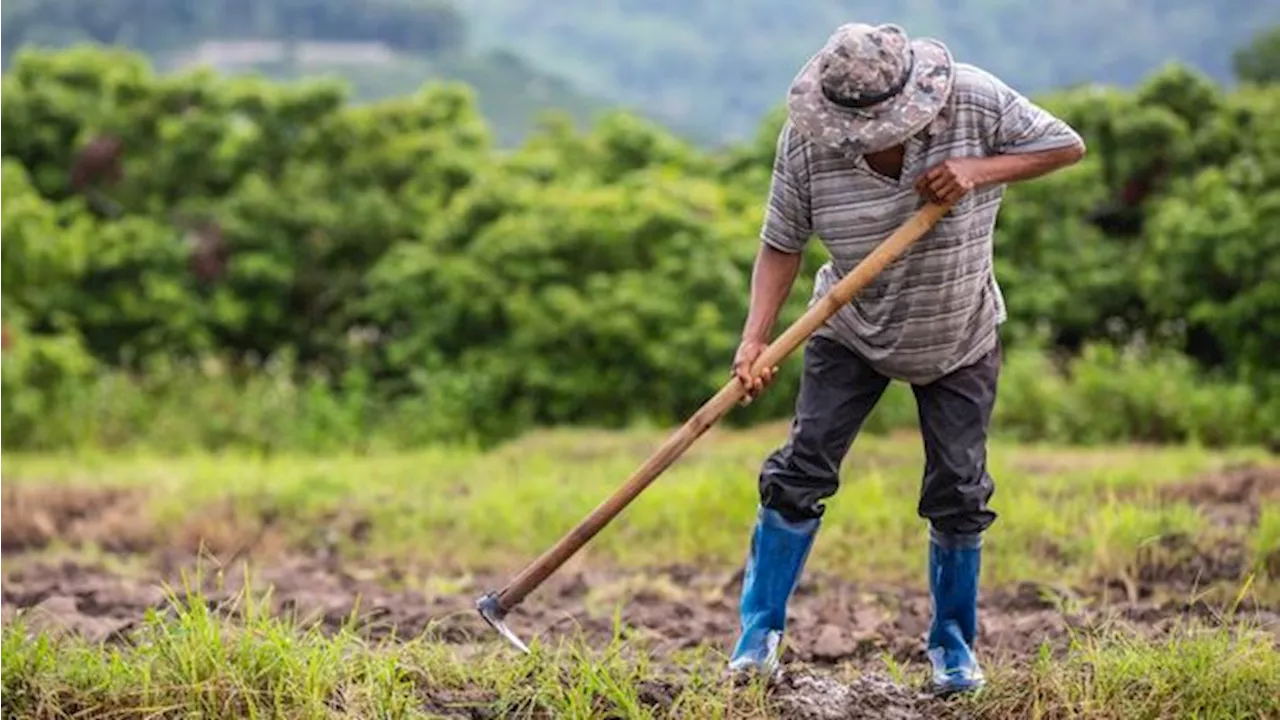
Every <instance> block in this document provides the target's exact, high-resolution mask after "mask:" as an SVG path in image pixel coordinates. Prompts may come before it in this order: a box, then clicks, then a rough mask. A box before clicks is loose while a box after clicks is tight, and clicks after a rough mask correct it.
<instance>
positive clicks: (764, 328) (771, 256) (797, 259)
mask: <svg viewBox="0 0 1280 720" xmlns="http://www.w3.org/2000/svg"><path fill="white" fill-rule="evenodd" d="M802 261H803V256H801V255H800V254H799V253H784V252H781V251H779V250H775V249H773V248H771V247H769V246H768V245H764V244H761V245H760V252H759V253H757V254H756V263H755V268H754V269H753V270H752V272H751V308H750V310H749V311H748V313H747V322H746V325H745V326H744V327H743V329H742V337H743V339H744V340H759V341H761V342H767V341H768V339H769V335H770V333H772V332H773V326H774V323H776V322H777V321H778V314H779V313H780V312H781V311H782V304H783V303H784V302H785V301H786V299H787V295H788V294H789V293H790V292H791V286H792V284H793V283H794V282H795V279H796V275H797V274H799V272H800V264H801V262H802Z"/></svg>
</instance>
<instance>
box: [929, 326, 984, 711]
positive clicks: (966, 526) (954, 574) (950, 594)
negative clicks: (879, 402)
mask: <svg viewBox="0 0 1280 720" xmlns="http://www.w3.org/2000/svg"><path fill="white" fill-rule="evenodd" d="M1000 359H1001V358H1000V349H999V347H997V348H996V349H995V350H992V352H991V353H989V354H988V355H987V356H986V357H983V358H982V359H980V360H978V361H977V362H976V363H973V364H972V365H969V366H967V367H964V368H961V369H959V370H957V371H955V372H953V373H951V374H949V375H947V376H946V377H943V378H941V379H940V380H937V381H935V382H933V383H930V384H929V385H924V386H919V387H916V388H914V390H915V395H916V402H917V406H918V409H919V415H920V430H921V435H922V437H923V440H924V447H925V470H924V478H923V481H922V483H921V492H920V502H919V507H918V513H919V515H920V516H921V517H923V518H925V519H927V520H928V521H929V525H930V528H929V591H930V595H931V597H932V600H933V618H932V622H931V624H930V628H929V636H928V643H927V644H928V654H929V658H930V661H931V663H932V665H933V681H934V687H935V689H936V690H937V691H939V692H942V693H949V692H956V691H966V690H973V689H976V688H978V687H981V686H982V685H983V683H984V678H983V673H982V669H981V667H980V666H979V664H978V661H977V658H976V655H975V654H974V645H975V641H976V639H977V633H978V606H977V603H978V580H979V575H980V571H981V560H982V533H983V532H984V531H986V529H987V528H988V527H990V526H991V524H992V523H993V522H995V519H996V514H995V513H994V512H993V511H992V510H991V509H990V508H989V507H987V503H988V501H990V499H991V496H992V493H993V492H994V489H995V485H994V481H993V480H992V478H991V474H990V473H989V472H988V470H987V433H988V428H989V426H990V422H991V413H992V408H993V407H994V405H995V396H996V385H997V380H998V376H999V369H1000Z"/></svg>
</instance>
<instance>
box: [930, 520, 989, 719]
mask: <svg viewBox="0 0 1280 720" xmlns="http://www.w3.org/2000/svg"><path fill="white" fill-rule="evenodd" d="M981 566H982V536H981V535H947V534H944V533H938V532H934V531H931V532H930V533H929V592H930V594H931V595H932V596H933V622H932V623H931V625H930V627H929V641H928V652H929V661H930V663H932V665H933V689H934V692H935V693H937V694H939V695H950V694H952V693H957V692H970V691H973V690H977V689H979V688H981V687H982V686H983V685H984V684H985V682H986V678H985V677H984V676H983V673H982V668H981V667H979V665H978V659H977V657H976V656H975V655H974V642H975V641H976V640H977V636H978V576H979V571H980V570H981Z"/></svg>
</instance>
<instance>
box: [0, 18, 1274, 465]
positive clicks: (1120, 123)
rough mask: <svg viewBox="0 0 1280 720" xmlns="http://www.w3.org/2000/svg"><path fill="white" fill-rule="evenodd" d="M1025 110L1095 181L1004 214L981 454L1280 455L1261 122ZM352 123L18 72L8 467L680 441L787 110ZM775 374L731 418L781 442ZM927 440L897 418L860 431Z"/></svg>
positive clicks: (306, 106)
mask: <svg viewBox="0 0 1280 720" xmlns="http://www.w3.org/2000/svg"><path fill="white" fill-rule="evenodd" d="M1274 39H1275V35H1274V33H1273V34H1271V35H1270V36H1269V39H1268V37H1263V38H1262V40H1260V41H1259V44H1258V45H1257V46H1256V47H1255V48H1254V49H1253V50H1252V51H1250V53H1248V57H1252V58H1254V59H1255V60H1256V61H1257V62H1256V63H1255V64H1256V65H1258V66H1259V67H1261V68H1262V70H1255V72H1257V73H1258V76H1259V77H1264V78H1265V77H1274V74H1271V75H1267V73H1268V72H1271V71H1270V70H1267V69H1266V68H1267V67H1271V68H1273V67H1274V65H1271V66H1267V65H1266V62H1265V58H1267V57H1272V58H1274V53H1272V54H1271V55H1270V56H1268V55H1267V50H1266V49H1267V48H1268V47H1272V48H1274ZM1267 43H1271V45H1268V44H1267ZM1241 57H1245V55H1241ZM1040 98H1041V100H1042V102H1044V103H1045V104H1046V105H1047V106H1049V107H1050V108H1051V109H1053V110H1054V111H1056V112H1058V113H1060V114H1061V115H1062V116H1063V117H1065V118H1066V119H1067V120H1068V121H1070V122H1071V123H1073V124H1074V125H1075V126H1076V127H1078V128H1079V129H1080V130H1081V132H1082V133H1084V135H1085V137H1086V139H1087V141H1088V142H1089V145H1090V148H1091V152H1090V153H1089V156H1088V157H1087V158H1086V160H1085V161H1084V162H1082V163H1081V164H1079V165H1077V166H1075V167H1073V168H1071V169H1069V170H1067V171H1064V172H1062V173H1059V174H1056V175H1054V176H1052V177H1049V178H1045V179H1042V180H1040V181H1036V182H1034V183H1029V184H1025V185H1021V186H1017V187H1015V188H1013V189H1012V192H1011V194H1010V197H1009V201H1008V203H1007V204H1006V206H1005V209H1004V211H1003V214H1002V216H1001V220H1000V225H999V232H998V236H997V258H998V260H997V263H998V264H997V273H998V278H999V280H1000V283H1001V285H1002V287H1003V288H1004V290H1005V292H1006V294H1007V297H1008V301H1009V306H1010V312H1011V320H1010V323H1009V324H1008V326H1007V328H1006V333H1005V334H1006V340H1007V342H1008V346H1009V349H1010V358H1009V369H1008V371H1007V373H1006V378H1007V380H1006V382H1005V386H1004V391H1003V392H1002V399H1001V405H1000V407H999V409H998V416H997V426H998V427H999V428H1000V431H1001V432H1005V433H1009V434H1013V435H1016V436H1019V437H1023V438H1029V439H1036V438H1048V439H1060V440H1070V441H1101V440H1111V441H1117V440H1124V439H1139V440H1196V441H1202V442H1210V443H1235V442H1264V443H1272V444H1275V443H1277V442H1280V430H1278V429H1277V428H1280V373H1278V372H1277V364H1276V362H1275V358H1276V357H1278V356H1280V286H1278V285H1277V284H1276V283H1275V282H1274V281H1273V280H1274V278H1275V277H1277V276H1278V275H1280V265H1278V263H1280V234H1278V233H1277V231H1276V228H1277V227H1280V177H1278V175H1280V132H1278V130H1280V128H1278V127H1277V123H1278V122H1280V120H1277V118H1280V90H1277V88H1276V86H1275V85H1273V84H1266V83H1256V84H1255V83H1248V84H1245V85H1244V86H1241V87H1231V88H1226V87H1223V86H1221V85H1219V84H1216V83H1214V82H1213V81H1212V80H1211V79H1209V78H1208V77H1206V76H1204V75H1203V74H1200V73H1198V72H1195V71H1192V70H1190V69H1187V68H1183V67H1180V66H1171V67H1168V68H1165V69H1163V70H1161V71H1160V72H1157V73H1152V74H1151V75H1149V76H1148V77H1146V78H1145V79H1144V81H1143V82H1142V84H1141V85H1140V86H1139V87H1137V88H1135V89H1133V90H1128V91H1126V90H1120V89H1098V88H1077V89H1071V90H1065V91H1061V92H1058V93H1055V94H1050V95H1043V96H1040ZM346 100H347V96H346V95H345V94H344V91H343V90H342V88H341V87H340V86H335V85H331V84H322V83H293V84H287V85H281V84H274V83H270V82H267V81H263V80H260V79H255V78H249V77H222V76H218V75H216V74H213V73H200V74H194V73H188V74H164V75H156V74H154V73H153V72H152V70H151V69H150V68H149V67H148V65H147V63H146V61H145V60H144V59H143V58H142V57H141V56H138V55H134V54H131V53H128V52H124V51H106V50H101V49H90V48H81V49H76V50H66V51H62V52H57V53H36V52H31V53H24V54H20V55H19V56H17V57H16V58H15V59H14V62H13V64H12V65H11V67H10V69H9V71H8V72H6V74H5V76H4V81H3V104H2V110H0V116H2V119H0V122H2V129H3V157H4V168H3V242H4V251H5V258H4V266H3V273H4V276H3V280H4V283H3V305H2V307H3V316H4V323H5V328H6V338H7V341H8V349H7V351H6V357H5V363H4V368H3V373H4V386H3V389H4V392H3V410H4V413H3V430H4V432H3V437H4V445H5V447H6V448H12V447H22V448H35V449H43V448H56V447H66V446H69V445H77V444H79V445H84V444H89V445H106V446H111V447H118V446H122V445H128V444H130V443H141V444H148V445H159V446H163V447H165V448H169V449H181V448H189V447H220V446H223V445H226V444H232V443H249V444H255V445H261V446H263V447H268V448H275V447H282V446H283V447H308V448H312V447H319V446H323V445H325V444H327V443H339V444H349V445H357V446H359V445H363V444H369V443H373V442H391V443H395V444H406V443H418V442H424V441H438V440H457V439H461V438H468V439H472V440H478V441H487V440H493V439H497V438H502V437H508V436H510V435H511V434H513V433H517V432H520V431H522V430H524V429H527V428H529V427H532V426H535V425H546V424H566V423H571V424H594V425H608V426H620V425H624V424H632V423H638V422H639V423H643V422H660V423H671V422H677V421H680V420H682V419H683V418H684V417H685V416H686V415H687V414H688V413H690V412H692V411H693V410H694V409H695V408H696V407H697V406H698V405H700V404H701V403H702V402H703V401H704V400H705V399H706V398H707V397H708V396H709V395H710V394H712V393H713V392H714V391H715V390H716V389H717V388H718V387H719V386H720V385H721V384H722V383H723V382H725V380H726V379H727V365H728V362H729V359H730V357H731V356H732V352H733V349H734V346H735V344H736V341H737V337H738V332H739V329H740V327H741V323H742V319H743V317H744V315H745V311H746V303H747V298H748V293H747V285H748V280H749V273H750V267H751V262H752V259H753V256H754V253H755V251H756V247H757V241H756V239H755V233H756V230H757V228H758V225H759V221H760V208H761V199H762V197H763V195H764V193H765V190H766V188H767V182H768V167H769V163H770V161H771V159H772V151H773V139H774V135H775V132H776V128H777V126H778V122H779V120H780V116H779V115H778V113H777V112H776V111H775V112H774V113H772V114H771V115H770V116H768V117H767V118H766V119H765V120H764V121H763V122H762V124H761V126H760V128H759V129H758V131H757V133H756V135H755V137H754V138H752V139H751V140H749V141H747V142H744V143H741V144H737V145H734V146H732V147H730V148H727V149H724V150H718V151H714V152H712V151H707V150H703V149H699V148H698V147H697V146H695V145H692V144H690V143H689V142H687V141H685V140H683V139H681V138H680V137H678V136H677V135H675V134H673V133H672V132H670V131H668V130H666V129H664V128H663V127H662V126H660V125H657V124H654V123H652V122H649V121H646V120H644V119H642V118H640V117H638V116H636V115H633V114H629V113H626V112H622V111H616V112H612V113H610V114H608V115H606V116H604V117H603V118H602V119H601V120H600V121H599V122H597V123H596V124H595V125H593V127H592V128H591V129H590V130H589V131H585V132H581V131H578V130H576V129H574V127H573V126H572V124H571V122H570V121H568V120H567V119H562V120H560V121H555V120H549V121H548V122H547V123H546V124H545V125H544V126H543V127H542V129H541V130H539V131H538V132H537V133H536V134H534V135H532V136H531V137H530V138H528V139H527V141H525V142H523V143H522V144H521V145H519V146H518V147H517V148H514V149H511V150H508V151H503V150H500V149H499V148H498V147H497V146H496V145H495V143H494V138H493V133H492V131H491V128H490V126H489V125H487V124H486V123H485V122H484V121H483V120H482V115H481V113H480V110H479V109H478V107H477V105H476V104H475V102H474V101H473V96H472V93H471V92H470V91H469V89H468V88H466V87H465V86H456V85H432V86H429V87H425V88H424V89H423V90H422V91H420V92H418V93H416V94H413V95H408V96H401V97H395V98H390V99H387V100H383V101H378V102H372V103H365V104H351V103H349V102H346ZM113 143H117V144H118V145H113ZM112 147H117V148H118V149H119V152H118V164H117V166H115V167H113V166H112V158H113V157H116V156H113V154H112ZM1153 163H1161V164H1159V165H1153ZM1152 167H1157V169H1158V172H1153V171H1152V170H1151V168H1152ZM1159 168H1163V169H1159ZM1135 178H1137V179H1138V180H1142V179H1144V178H1145V179H1147V180H1149V181H1150V182H1148V183H1147V185H1149V187H1150V189H1149V192H1148V193H1147V195H1146V196H1145V199H1141V198H1140V197H1139V195H1140V194H1139V195H1135V194H1134V193H1132V192H1130V191H1131V189H1132V188H1133V187H1134V182H1135ZM1139 200H1141V201H1139ZM1104 220H1105V221H1104ZM1103 228H1107V229H1106V230H1104V229H1103ZM822 259H823V251H822V250H821V247H820V245H819V244H818V243H813V244H812V246H811V248H810V253H809V255H808V265H807V268H806V272H805V276H804V277H803V278H802V280H801V282H800V283H799V287H798V288H797V289H796V291H795V293H794V294H793V296H792V297H791V300H790V303H789V305H788V308H787V311H786V313H785V314H784V317H783V318H782V320H781V322H782V323H786V322H789V321H790V320H792V319H794V318H795V317H796V316H797V315H798V314H799V312H800V311H802V309H803V307H804V304H805V301H806V300H807V298H808V293H809V288H810V285H809V282H810V281H809V275H810V273H811V271H812V270H813V269H815V268H816V267H817V265H818V264H819V263H820V262H821V261H822ZM797 370H798V362H791V363H788V364H787V366H786V369H785V371H784V373H783V376H782V378H781V379H780V382H779V385H778V386H777V387H776V388H775V389H773V391H772V392H770V393H769V394H768V395H767V397H766V398H764V399H763V401H762V402H759V403H756V404H754V405H753V406H752V407H751V408H750V409H749V410H742V411H736V412H735V413H734V414H733V417H732V418H731V422H754V421H758V420H762V419H768V418H781V417H785V416H786V415H787V413H789V411H790V409H791V408H790V404H791V401H792V394H791V393H792V391H793V390H794V387H795V386H794V383H795V381H796V372H797ZM913 422H914V412H913V408H912V407H911V404H910V395H909V392H907V391H906V390H905V389H904V388H896V389H895V392H894V393H893V394H891V396H890V397H889V398H888V399H887V400H886V401H885V404H884V407H883V408H881V410H880V411H879V412H878V414H877V417H876V420H875V423H874V428H878V429H884V428H890V427H906V426H910V425H911V424H912V423H913ZM268 430H269V431H270V432H268Z"/></svg>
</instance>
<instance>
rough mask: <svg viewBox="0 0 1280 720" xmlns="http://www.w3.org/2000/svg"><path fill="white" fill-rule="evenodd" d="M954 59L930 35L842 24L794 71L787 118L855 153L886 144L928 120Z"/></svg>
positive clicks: (939, 103)
mask: <svg viewBox="0 0 1280 720" xmlns="http://www.w3.org/2000/svg"><path fill="white" fill-rule="evenodd" d="M954 78H955V68H954V63H953V61H952V58H951V52H950V51H949V50H948V49H947V46H946V45H944V44H942V43H941V42H939V41H937V40H932V39H916V40H912V39H910V38H908V37H907V33H906V32H905V31H904V30H903V29H902V28H901V27H898V26H897V25H892V24H888V25H867V24H864V23H849V24H846V25H841V26H840V27H838V28H836V31H835V32H834V33H832V35H831V37H830V38H829V39H828V40H827V42H826V44H825V45H824V46H823V47H822V49H821V50H820V51H818V53H817V54H816V55H814V56H813V57H812V58H810V59H809V62H807V63H805V66H804V67H803V68H801V70H800V73H799V74H798V75H796V78H795V80H794V81H793V82H792V83H791V89H790V91H789V93H788V97H787V110H788V112H789V115H790V120H791V123H792V125H793V126H794V127H795V128H796V130H798V131H799V132H800V133H801V134H802V135H804V136H805V137H808V138H809V139H810V140H812V141H814V142H815V143H818V144H820V145H826V146H829V147H833V148H837V149H840V150H844V151H846V152H849V153H852V154H858V155H863V154H866V153H870V152H876V151H878V150H884V149H886V148H890V147H893V146H894V145H897V144H899V143H901V142H903V141H904V140H906V139H907V138H908V137H910V136H912V135H915V134H916V133H918V132H920V131H921V130H923V129H924V128H925V127H927V126H928V125H929V123H931V122H933V119H934V118H936V117H937V116H938V113H939V112H940V111H941V110H942V108H943V106H944V105H946V103H947V97H948V95H950V93H951V84H952V81H953V79H954Z"/></svg>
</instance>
